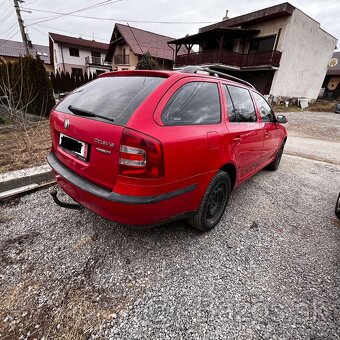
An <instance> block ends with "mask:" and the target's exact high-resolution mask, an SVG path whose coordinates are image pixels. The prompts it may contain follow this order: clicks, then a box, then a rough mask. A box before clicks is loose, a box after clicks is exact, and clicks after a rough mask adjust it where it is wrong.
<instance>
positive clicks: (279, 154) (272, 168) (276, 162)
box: [266, 143, 285, 171]
mask: <svg viewBox="0 0 340 340" xmlns="http://www.w3.org/2000/svg"><path fill="white" fill-rule="evenodd" d="M284 146H285V143H283V144H282V145H281V147H280V149H279V150H278V152H277V154H276V156H275V158H274V160H273V161H272V162H271V163H269V164H268V165H267V166H266V169H267V170H270V171H276V170H277V169H278V168H279V165H280V162H281V158H282V154H283V149H284Z"/></svg>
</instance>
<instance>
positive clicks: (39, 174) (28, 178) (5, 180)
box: [0, 164, 54, 194]
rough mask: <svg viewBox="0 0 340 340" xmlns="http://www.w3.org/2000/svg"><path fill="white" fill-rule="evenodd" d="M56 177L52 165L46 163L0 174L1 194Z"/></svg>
mask: <svg viewBox="0 0 340 340" xmlns="http://www.w3.org/2000/svg"><path fill="white" fill-rule="evenodd" d="M53 179H54V177H53V175H52V172H51V167H50V166H49V165H48V164H46V165H42V166H38V167H34V168H28V169H23V170H16V171H10V172H7V173H4V174H0V194H2V193H5V192H6V191H10V190H15V189H18V188H21V187H24V186H29V185H32V184H38V185H39V184H41V183H44V182H48V181H52V180H53Z"/></svg>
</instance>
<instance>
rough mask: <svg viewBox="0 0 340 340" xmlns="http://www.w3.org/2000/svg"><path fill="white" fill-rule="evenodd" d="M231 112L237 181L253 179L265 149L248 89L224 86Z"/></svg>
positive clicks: (230, 123) (262, 132)
mask: <svg viewBox="0 0 340 340" xmlns="http://www.w3.org/2000/svg"><path fill="white" fill-rule="evenodd" d="M222 86H223V90H224V95H225V101H226V108H227V113H228V115H227V116H228V121H227V122H226V125H227V128H228V130H229V134H230V139H229V141H230V143H232V148H233V151H234V154H235V157H236V160H237V166H238V180H239V181H242V180H244V179H246V178H247V177H249V176H251V175H252V174H253V173H254V172H255V171H256V168H257V164H258V162H259V160H260V158H261V155H262V150H263V140H264V130H263V125H262V122H260V121H259V118H258V116H257V113H256V110H255V107H254V103H253V100H252V97H251V95H250V93H249V90H248V89H246V88H244V87H241V86H237V85H230V84H228V85H227V84H223V85H222Z"/></svg>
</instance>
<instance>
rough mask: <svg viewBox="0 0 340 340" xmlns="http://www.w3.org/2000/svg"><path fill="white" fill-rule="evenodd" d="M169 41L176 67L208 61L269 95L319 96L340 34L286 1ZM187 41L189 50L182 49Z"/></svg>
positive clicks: (186, 44) (218, 68)
mask: <svg viewBox="0 0 340 340" xmlns="http://www.w3.org/2000/svg"><path fill="white" fill-rule="evenodd" d="M168 43H169V44H171V45H173V46H174V48H175V51H176V56H175V67H178V68H180V67H183V66H186V65H202V66H209V67H210V68H211V69H216V70H219V71H224V72H227V73H229V74H231V75H234V76H237V77H239V78H242V79H244V80H246V81H248V82H250V83H252V84H253V85H254V86H255V87H256V88H257V89H258V90H259V91H260V92H262V93H263V94H266V95H272V96H274V97H289V98H292V97H298V98H301V97H303V98H307V99H316V98H317V97H318V94H319V91H320V87H321V85H322V83H323V80H324V78H325V74H326V72H327V65H328V62H329V60H330V58H331V56H332V54H333V51H334V49H335V48H336V43H337V39H336V38H334V37H333V36H332V35H330V34H329V33H327V32H326V31H324V30H323V29H322V28H321V27H320V24H319V23H318V22H317V21H315V20H314V19H312V18H311V17H309V16H308V15H306V14H305V13H303V12H302V11H301V10H299V9H298V8H296V7H294V6H292V5H291V4H289V3H287V2H286V3H282V4H279V5H276V6H272V7H268V8H264V9H261V10H258V11H255V12H251V13H248V14H244V15H241V16H237V17H234V18H228V17H227V16H226V17H225V18H223V20H222V21H221V22H218V23H215V24H212V25H209V26H206V27H202V28H201V29H199V32H198V33H197V34H194V35H190V36H186V37H183V38H180V39H175V40H171V41H169V42H168ZM183 47H184V48H185V49H186V53H185V54H182V53H178V52H179V51H180V50H181V49H182V48H183ZM195 51H196V52H195Z"/></svg>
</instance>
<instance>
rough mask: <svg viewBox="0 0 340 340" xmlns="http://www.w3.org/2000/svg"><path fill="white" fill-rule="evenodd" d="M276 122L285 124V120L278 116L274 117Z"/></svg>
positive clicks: (282, 116)
mask: <svg viewBox="0 0 340 340" xmlns="http://www.w3.org/2000/svg"><path fill="white" fill-rule="evenodd" d="M276 121H277V122H278V123H280V124H285V123H287V118H286V116H284V115H278V116H277V117H276Z"/></svg>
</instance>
